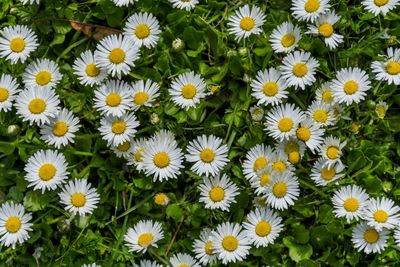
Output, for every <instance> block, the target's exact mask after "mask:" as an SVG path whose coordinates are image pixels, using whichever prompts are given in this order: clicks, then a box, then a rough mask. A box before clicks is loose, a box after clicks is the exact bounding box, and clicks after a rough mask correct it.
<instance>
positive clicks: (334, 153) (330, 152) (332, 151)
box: [326, 146, 340, 159]
mask: <svg viewBox="0 0 400 267" xmlns="http://www.w3.org/2000/svg"><path fill="white" fill-rule="evenodd" d="M339 152H340V151H339V148H338V147H336V146H330V147H328V149H327V150H326V155H327V156H328V158H329V159H336V158H337V157H338V156H339Z"/></svg>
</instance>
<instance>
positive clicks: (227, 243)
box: [211, 222, 251, 264]
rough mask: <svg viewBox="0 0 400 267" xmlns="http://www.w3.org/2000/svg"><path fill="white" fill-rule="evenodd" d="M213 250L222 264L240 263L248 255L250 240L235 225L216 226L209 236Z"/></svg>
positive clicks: (240, 228) (238, 226)
mask: <svg viewBox="0 0 400 267" xmlns="http://www.w3.org/2000/svg"><path fill="white" fill-rule="evenodd" d="M211 242H212V244H213V245H214V246H213V250H214V251H215V254H216V255H218V259H219V260H221V261H222V263H223V264H228V263H230V262H236V261H242V260H244V259H245V258H246V257H247V255H248V254H249V250H250V247H251V246H250V243H251V240H250V238H249V237H248V236H247V234H246V232H245V231H243V228H242V226H240V225H239V224H237V223H229V222H225V223H222V224H219V225H217V228H216V229H215V231H213V232H212V234H211Z"/></svg>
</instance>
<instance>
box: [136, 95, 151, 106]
mask: <svg viewBox="0 0 400 267" xmlns="http://www.w3.org/2000/svg"><path fill="white" fill-rule="evenodd" d="M147 100H149V95H148V94H147V93H146V92H137V93H136V94H135V96H134V97H133V103H135V104H136V105H138V106H141V105H143V104H144V103H146V102H147Z"/></svg>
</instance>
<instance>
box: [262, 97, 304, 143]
mask: <svg viewBox="0 0 400 267" xmlns="http://www.w3.org/2000/svg"><path fill="white" fill-rule="evenodd" d="M304 118H305V115H304V113H303V111H301V110H300V109H299V108H298V107H296V106H295V105H294V104H284V105H279V106H276V107H274V108H273V109H272V110H271V111H270V112H269V114H268V115H267V121H266V122H265V126H266V131H267V132H268V134H269V135H270V136H272V137H273V138H274V139H276V140H279V141H282V140H284V139H288V138H289V137H291V136H294V135H295V133H296V129H297V125H298V124H299V123H300V121H302V120H303V119H304Z"/></svg>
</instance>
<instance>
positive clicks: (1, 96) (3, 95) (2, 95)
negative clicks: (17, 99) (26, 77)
mask: <svg viewBox="0 0 400 267" xmlns="http://www.w3.org/2000/svg"><path fill="white" fill-rule="evenodd" d="M9 95H10V94H9V92H8V90H7V89H6V88H0V103H1V102H5V101H6V100H7V99H8V97H9Z"/></svg>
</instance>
